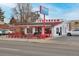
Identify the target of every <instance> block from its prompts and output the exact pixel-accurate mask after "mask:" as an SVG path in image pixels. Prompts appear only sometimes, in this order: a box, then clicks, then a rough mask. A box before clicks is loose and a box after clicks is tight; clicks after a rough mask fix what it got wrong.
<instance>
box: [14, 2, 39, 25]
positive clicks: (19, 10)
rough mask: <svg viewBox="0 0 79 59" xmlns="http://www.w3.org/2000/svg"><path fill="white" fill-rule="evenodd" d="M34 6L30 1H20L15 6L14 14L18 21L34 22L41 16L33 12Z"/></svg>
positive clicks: (24, 22)
mask: <svg viewBox="0 0 79 59" xmlns="http://www.w3.org/2000/svg"><path fill="white" fill-rule="evenodd" d="M31 10H32V7H31V4H30V3H18V4H17V6H16V7H15V8H14V13H15V14H14V16H15V17H16V18H17V21H18V22H19V23H22V24H29V23H32V22H34V21H35V20H36V19H38V18H39V17H40V15H39V14H36V12H32V11H31Z"/></svg>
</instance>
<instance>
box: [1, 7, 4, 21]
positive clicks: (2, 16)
mask: <svg viewBox="0 0 79 59" xmlns="http://www.w3.org/2000/svg"><path fill="white" fill-rule="evenodd" d="M4 18H5V17H4V12H3V11H2V9H1V8H0V21H4Z"/></svg>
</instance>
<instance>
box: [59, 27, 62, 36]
mask: <svg viewBox="0 0 79 59" xmlns="http://www.w3.org/2000/svg"><path fill="white" fill-rule="evenodd" d="M59 35H62V27H60V34H59Z"/></svg>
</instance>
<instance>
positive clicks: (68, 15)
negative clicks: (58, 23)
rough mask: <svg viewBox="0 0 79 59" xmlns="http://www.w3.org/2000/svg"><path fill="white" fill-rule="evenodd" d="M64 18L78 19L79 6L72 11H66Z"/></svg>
mask: <svg viewBox="0 0 79 59" xmlns="http://www.w3.org/2000/svg"><path fill="white" fill-rule="evenodd" d="M63 18H64V19H67V20H76V19H79V8H76V9H72V10H71V11H69V12H67V13H65V14H64V15H63Z"/></svg>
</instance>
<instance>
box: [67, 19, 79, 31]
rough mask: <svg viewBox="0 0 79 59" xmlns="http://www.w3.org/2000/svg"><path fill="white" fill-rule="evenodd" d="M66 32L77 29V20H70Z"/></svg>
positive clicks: (78, 25) (78, 24)
mask: <svg viewBox="0 0 79 59" xmlns="http://www.w3.org/2000/svg"><path fill="white" fill-rule="evenodd" d="M67 24H68V30H69V31H71V30H74V29H79V20H71V21H69V22H68V23H67Z"/></svg>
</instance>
